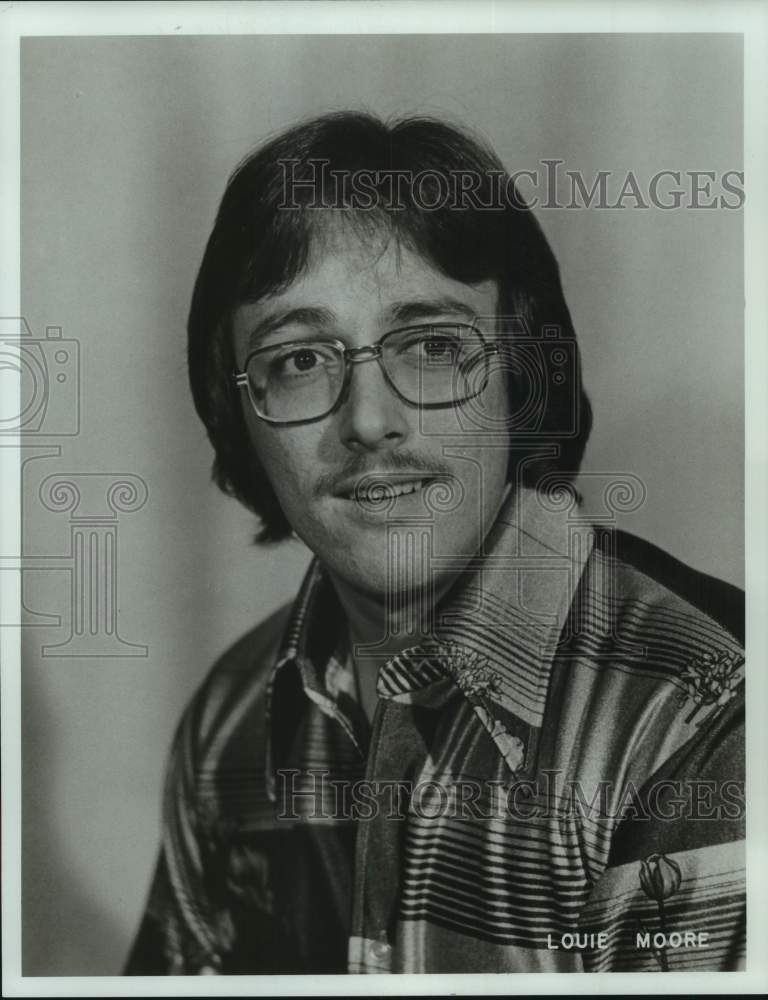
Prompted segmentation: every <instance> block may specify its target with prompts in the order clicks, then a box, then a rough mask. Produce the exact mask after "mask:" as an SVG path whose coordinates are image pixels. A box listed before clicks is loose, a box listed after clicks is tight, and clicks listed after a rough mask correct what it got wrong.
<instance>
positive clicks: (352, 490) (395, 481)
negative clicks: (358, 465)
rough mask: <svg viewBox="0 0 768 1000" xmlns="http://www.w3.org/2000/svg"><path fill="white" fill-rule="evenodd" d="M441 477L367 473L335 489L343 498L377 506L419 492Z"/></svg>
mask: <svg viewBox="0 0 768 1000" xmlns="http://www.w3.org/2000/svg"><path fill="white" fill-rule="evenodd" d="M438 478H440V477H438V476H435V475H434V474H428V475H418V474H416V475H414V474H413V473H411V474H410V475H408V474H405V475H400V476H396V475H392V473H375V472H373V473H367V474H366V475H364V476H360V477H358V478H356V479H355V480H354V481H352V480H350V481H347V482H344V483H342V484H340V486H339V487H338V488H337V489H336V490H334V493H335V495H336V496H337V497H338V498H340V499H342V500H353V501H356V502H357V503H363V504H368V505H371V506H377V505H382V504H387V503H391V501H392V500H395V499H396V498H397V497H402V496H409V495H410V494H412V493H419V492H420V491H421V490H423V489H424V487H425V486H428V485H429V484H430V483H433V482H436V481H437V479H438Z"/></svg>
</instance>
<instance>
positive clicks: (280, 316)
mask: <svg viewBox="0 0 768 1000" xmlns="http://www.w3.org/2000/svg"><path fill="white" fill-rule="evenodd" d="M333 321H334V315H333V313H332V312H331V311H330V309H324V308H323V307H322V306H297V307H296V308H295V309H279V310H277V311H276V312H271V313H267V315H266V316H262V318H261V319H260V320H259V322H258V323H257V324H256V326H254V328H253V329H252V330H251V332H250V333H249V334H248V344H249V346H250V347H255V346H256V344H257V343H258V341H260V340H261V339H262V338H263V337H265V336H266V335H267V334H268V333H273V332H274V331H275V330H279V329H280V327H281V326H288V324H289V323H297V324H303V325H304V326H318V327H321V326H330V325H331V324H332V323H333Z"/></svg>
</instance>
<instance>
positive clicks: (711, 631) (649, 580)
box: [575, 530, 744, 675]
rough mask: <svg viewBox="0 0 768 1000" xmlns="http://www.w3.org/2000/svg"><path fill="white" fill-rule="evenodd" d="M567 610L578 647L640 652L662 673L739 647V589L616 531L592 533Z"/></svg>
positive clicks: (732, 652)
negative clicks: (571, 608) (580, 640)
mask: <svg viewBox="0 0 768 1000" xmlns="http://www.w3.org/2000/svg"><path fill="white" fill-rule="evenodd" d="M575 604H576V616H577V618H578V621H579V622H580V623H581V626H582V627H581V634H582V636H585V635H586V638H584V642H585V644H586V646H588V647H593V646H595V645H596V644H597V645H598V646H599V647H600V649H599V650H596V651H597V652H600V653H605V652H606V649H605V646H606V643H608V644H609V645H610V648H611V650H613V651H617V650H623V651H624V652H626V653H627V654H629V653H630V651H631V647H634V648H635V650H638V651H639V650H644V651H645V652H644V654H643V655H642V656H641V657H640V660H642V661H645V663H646V664H647V663H650V662H655V663H656V664H657V665H658V667H659V669H660V670H661V671H662V673H668V674H669V675H673V674H680V673H681V672H682V671H685V670H686V669H688V667H689V666H690V663H691V660H692V658H694V659H696V658H697V657H701V656H704V657H705V659H706V658H707V656H709V657H712V656H714V657H715V658H716V659H719V658H722V657H726V658H727V659H729V660H730V659H732V658H734V657H735V658H737V659H738V658H739V655H740V650H741V649H742V648H743V643H744V593H743V591H742V590H740V589H739V588H738V587H736V586H734V585H733V584H730V583H727V582H726V581H724V580H721V579H718V578H717V577H714V576H710V575H709V574H707V573H703V572H701V571H700V570H697V569H694V568H693V567H691V566H689V565H687V564H686V563H684V562H681V561H680V560H679V559H676V558H675V557H674V556H672V555H670V554H669V553H668V552H666V551H664V550H663V549H661V548H659V547H658V546H656V545H653V544H652V543H650V542H647V541H645V540H644V539H642V538H639V537H637V536H635V535H631V534H629V533H627V532H624V531H618V530H603V531H599V532H598V533H597V538H596V543H595V547H594V550H593V553H592V557H591V559H590V560H589V562H588V565H587V568H586V572H585V574H584V577H583V580H582V584H581V587H580V588H579V590H578V591H577V594H576V602H575ZM634 659H635V660H636V659H637V658H636V657H634Z"/></svg>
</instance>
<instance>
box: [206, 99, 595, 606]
mask: <svg viewBox="0 0 768 1000" xmlns="http://www.w3.org/2000/svg"><path fill="white" fill-rule="evenodd" d="M414 328H415V330H414ZM425 330H426V331H427V332H426V333H425ZM403 331H405V332H403ZM553 336H554V340H553V339H552V337H553ZM456 337H458V338H459V341H461V343H460V344H459V342H458V341H457V340H456V339H455V338H456ZM332 344H334V345H335V346H331V345H332ZM374 344H380V345H381V347H380V348H376V349H375V350H374V351H372V352H370V351H368V352H366V351H362V352H361V351H360V349H361V348H368V347H369V346H370V345H374ZM297 345H298V346H297ZM313 345H314V346H313ZM355 351H357V354H355V353H354V352H355ZM345 352H346V353H347V354H349V352H353V353H352V354H350V355H349V358H347V359H345V356H344V354H345ZM374 355H376V356H374ZM417 355H418V357H419V358H420V359H421V360H420V361H419V362H418V364H417V367H416V369H414V371H415V372H416V374H415V375H414V374H413V372H412V371H411V372H409V369H408V367H407V366H408V364H409V359H413V358H415V357H416V356H417ZM425 359H426V360H425ZM446 359H449V363H448V364H446ZM189 361H190V377H191V382H192V389H193V394H194V398H195V404H196V406H197V409H198V412H199V413H200V415H201V417H202V419H203V421H204V423H205V425H206V427H207V429H208V433H209V435H210V438H211V440H212V442H213V445H214V448H215V450H216V460H215V464H214V475H215V477H216V479H217V481H218V483H219V485H220V486H221V487H222V488H223V489H224V490H226V491H227V492H229V493H231V494H233V495H235V496H237V497H238V498H239V499H240V500H242V501H243V502H244V503H245V504H246V505H247V506H248V507H250V508H251V509H252V510H254V511H255V512H256V513H257V514H259V515H260V517H261V519H262V524H263V530H262V536H261V537H262V538H263V539H264V540H267V539H274V540H277V539H279V538H282V537H286V536H287V535H288V534H290V532H291V531H292V530H293V531H295V532H296V533H297V534H298V535H300V537H302V538H303V539H304V541H305V542H307V544H308V545H309V547H310V548H311V549H312V550H313V551H314V552H315V553H316V554H317V555H319V556H320V558H321V560H322V561H323V562H324V563H325V564H326V565H327V566H329V568H331V569H332V570H335V571H336V572H337V573H338V574H339V575H341V576H345V577H346V578H347V579H349V580H351V581H352V582H353V583H355V584H359V585H360V586H363V585H364V584H365V583H366V581H367V584H368V585H369V586H370V588H371V589H372V590H374V591H376V590H380V589H381V583H382V581H381V579H380V574H381V572H383V570H382V564H381V560H379V559H378V558H377V557H376V556H375V552H376V551H377V546H376V544H375V539H376V538H378V537H380V536H381V533H382V532H383V531H384V530H385V527H384V526H385V524H387V523H389V524H391V523H392V518H396V519H399V520H401V521H404V522H408V521H409V520H414V519H415V521H418V520H419V517H420V516H421V520H422V521H424V518H427V519H428V517H429V515H430V514H432V515H434V514H435V512H436V511H438V512H439V516H436V517H434V518H433V521H434V530H433V535H434V538H433V546H434V549H435V551H436V552H437V553H438V554H442V555H445V556H454V557H468V556H470V555H471V554H472V553H473V552H474V551H476V549H477V547H478V545H479V544H480V543H481V542H482V539H483V537H484V534H485V532H486V531H487V529H488V527H490V522H491V521H492V519H493V517H494V515H495V512H496V511H497V510H498V507H499V504H500V502H501V499H502V497H503V494H504V491H505V486H506V483H507V482H508V481H512V482H523V483H526V484H527V485H535V482H536V481H537V480H538V478H539V477H540V476H541V475H542V474H543V473H545V472H547V471H553V470H560V471H562V473H563V475H564V476H569V475H575V473H576V471H577V470H578V466H579V462H580V460H581V455H582V453H583V449H584V445H585V443H586V439H587V436H588V434H589V429H590V422H591V415H590V409H589V403H588V401H587V400H586V397H585V396H584V394H583V392H582V390H581V388H580V377H579V361H578V354H577V351H576V345H575V338H574V335H573V329H572V326H571V320H570V316H569V313H568V309H567V307H566V304H565V301H564V299H563V295H562V290H561V287H560V280H559V275H558V269H557V264H556V262H555V259H554V256H553V255H552V253H551V251H550V249H549V247H548V245H547V242H546V240H545V238H544V236H543V234H542V232H541V230H540V228H539V226H538V224H537V223H536V220H535V219H534V217H533V215H532V213H531V212H530V211H529V210H528V209H527V208H526V207H525V205H524V204H523V202H522V201H521V200H520V198H519V196H518V195H517V192H516V190H515V189H514V186H513V185H512V183H511V181H510V180H509V179H508V177H507V175H506V174H505V173H504V170H503V167H502V166H501V164H500V163H499V162H498V160H497V159H496V157H495V156H494V155H493V154H492V153H490V152H489V151H488V150H486V149H484V148H483V147H482V146H480V145H479V144H478V143H476V142H475V141H473V140H471V139H469V138H467V137H466V136H465V135H463V134H462V133H461V132H459V131H458V130H456V129H454V128H452V127H450V126H447V125H445V124H442V123H440V122H437V121H432V120H428V119H407V120H404V121H401V122H396V123H394V124H393V125H385V124H384V123H382V122H380V121H378V120H376V119H375V118H372V117H370V116H368V115H362V114H336V115H329V116H325V117H323V118H319V119H315V120H313V121H311V122H307V123H304V124H302V125H300V126H298V127H296V128H294V129H292V130H290V131H289V132H286V133H284V134H283V135H281V136H279V137H278V138H276V139H274V140H272V141H271V142H270V143H268V144H267V145H266V146H264V147H263V148H262V149H261V150H259V151H257V152H256V153H255V154H253V155H252V156H250V157H249V158H248V159H247V160H245V161H244V163H243V164H241V166H240V167H239V168H238V169H237V171H236V172H235V174H234V175H233V176H232V178H231V180H230V182H229V184H228V186H227V190H226V192H225V195H224V198H223V200H222V204H221V207H220V209H219V213H218V216H217V219H216V224H215V226H214V230H213V233H212V234H211V237H210V240H209V242H208V247H207V249H206V253H205V257H204V259H203V263H202V265H201V268H200V273H199V275H198V279H197V283H196V286H195V292H194V296H193V300H192V308H191V312H190V318H189ZM462 365H463V367H462ZM345 366H346V368H345ZM278 368H279V370H280V378H281V381H280V383H279V385H280V390H279V393H278V388H277V386H278V383H277V381H276V380H275V373H276V372H277V371H278ZM449 370H450V371H449ZM233 372H240V373H243V374H242V375H241V377H240V381H241V383H243V385H244V386H245V387H246V388H247V390H248V391H245V389H243V388H238V386H237V385H236V384H235V380H234V379H233ZM446 372H448V374H446ZM320 373H322V374H320ZM246 376H247V377H246ZM414 379H415V381H414ZM268 384H269V388H268V389H267V385H268ZM318 387H322V393H321V394H320V395H318V393H319V391H320V390H319V388H318ZM424 404H427V405H424ZM257 411H258V412H257ZM574 416H575V417H576V419H574ZM265 418H266V419H265ZM371 475H373V476H374V477H376V476H377V477H378V478H379V479H381V478H384V479H385V480H387V481H388V482H389V483H390V485H391V486H392V488H393V489H392V492H393V493H397V494H398V495H397V497H396V498H393V497H390V498H389V501H390V502H385V503H381V504H378V505H377V504H375V503H373V502H372V501H373V496H372V494H371V493H370V492H369V491H366V489H365V485H366V477H370V476H371ZM355 484H361V485H362V492H361V490H360V489H358V491H357V493H356V494H355ZM414 486H415V487H416V492H411V490H412V488H413V487H414ZM425 487H427V488H426V489H425ZM436 490H442V491H443V493H442V494H440V493H438V492H436ZM385 499H386V498H385ZM441 505H442V507H443V509H442V511H440V510H439V509H440V507H441ZM373 508H375V509H373Z"/></svg>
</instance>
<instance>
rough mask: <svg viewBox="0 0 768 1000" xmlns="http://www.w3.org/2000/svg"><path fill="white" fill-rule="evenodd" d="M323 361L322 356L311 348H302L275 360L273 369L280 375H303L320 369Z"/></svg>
mask: <svg viewBox="0 0 768 1000" xmlns="http://www.w3.org/2000/svg"><path fill="white" fill-rule="evenodd" d="M323 360H324V359H323V357H322V355H321V354H320V353H319V352H318V351H315V350H313V349H312V348H311V347H300V348H298V349H297V350H295V351H290V352H289V353H288V354H283V355H281V356H279V357H277V358H275V359H274V360H273V362H272V367H273V369H274V370H275V371H276V372H277V374H278V375H287V376H290V375H303V374H305V373H306V372H311V371H312V370H313V369H315V368H318V367H319V366H320V365H322V363H323Z"/></svg>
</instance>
